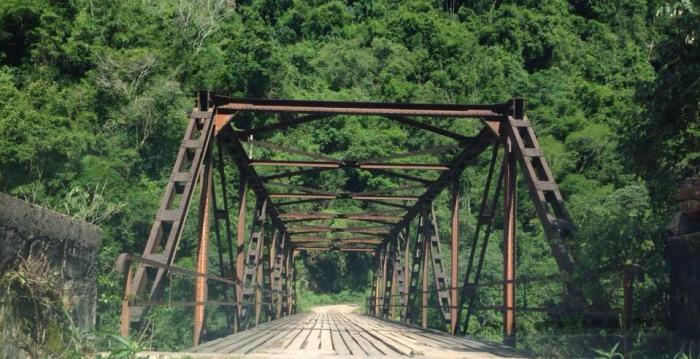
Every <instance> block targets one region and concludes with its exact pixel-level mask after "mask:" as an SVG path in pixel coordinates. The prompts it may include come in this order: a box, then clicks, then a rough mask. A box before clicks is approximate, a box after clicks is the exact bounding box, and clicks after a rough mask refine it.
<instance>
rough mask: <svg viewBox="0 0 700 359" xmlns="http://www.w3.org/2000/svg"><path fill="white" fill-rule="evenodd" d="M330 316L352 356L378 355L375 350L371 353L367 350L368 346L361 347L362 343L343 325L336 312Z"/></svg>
mask: <svg viewBox="0 0 700 359" xmlns="http://www.w3.org/2000/svg"><path fill="white" fill-rule="evenodd" d="M330 317H331V318H333V321H334V322H335V324H336V326H337V327H338V333H339V334H340V336H341V337H342V338H343V341H344V342H345V344H346V345H347V347H348V349H349V350H350V352H351V354H352V355H354V356H367V355H372V354H374V355H379V354H378V352H377V351H376V350H374V351H372V352H371V353H370V352H369V349H370V348H369V347H362V344H360V343H359V342H358V341H357V340H355V338H354V337H353V335H352V333H350V332H349V331H348V330H347V328H346V327H345V324H344V323H343V322H342V321H341V320H340V319H339V318H338V315H337V314H335V313H334V314H332V315H330Z"/></svg>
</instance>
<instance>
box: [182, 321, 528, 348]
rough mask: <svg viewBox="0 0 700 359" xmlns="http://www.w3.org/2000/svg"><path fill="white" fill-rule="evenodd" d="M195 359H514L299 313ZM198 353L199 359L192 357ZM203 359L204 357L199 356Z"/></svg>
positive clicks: (403, 330)
mask: <svg viewBox="0 0 700 359" xmlns="http://www.w3.org/2000/svg"><path fill="white" fill-rule="evenodd" d="M186 352H188V353H192V354H195V355H193V357H200V355H201V354H204V353H209V354H214V355H211V356H206V357H212V358H219V357H228V356H221V355H220V354H233V355H232V356H231V357H241V356H243V357H260V358H262V357H264V358H269V357H279V358H302V357H303V358H324V357H334V358H343V357H389V358H394V357H404V356H423V357H429V358H515V357H520V358H522V357H524V356H523V354H521V353H517V352H515V351H513V350H512V349H510V348H509V347H504V346H501V345H496V344H486V343H483V342H480V341H477V340H474V339H469V338H462V337H456V336H452V335H449V334H446V333H441V332H438V331H433V330H426V329H422V328H417V327H412V326H406V325H402V324H399V323H394V322H389V321H385V320H381V319H377V318H374V317H369V316H365V315H360V314H355V313H342V312H321V313H304V314H296V315H292V316H289V317H285V318H282V319H279V320H275V321H272V322H268V323H264V324H261V325H259V326H257V327H255V328H252V329H249V330H247V331H243V332H240V333H237V334H233V335H229V336H227V337H223V338H220V339H217V340H213V341H210V342H207V343H204V344H201V345H199V346H196V347H193V348H190V349H188V350H186ZM197 354H200V355H197ZM216 354H219V355H216ZM201 356H202V357H205V356H204V355H201Z"/></svg>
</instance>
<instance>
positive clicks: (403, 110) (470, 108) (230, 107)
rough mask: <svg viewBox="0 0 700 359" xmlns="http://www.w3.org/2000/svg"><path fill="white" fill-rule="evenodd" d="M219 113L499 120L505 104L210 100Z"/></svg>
mask: <svg viewBox="0 0 700 359" xmlns="http://www.w3.org/2000/svg"><path fill="white" fill-rule="evenodd" d="M212 99H213V100H214V102H215V104H216V105H217V106H218V107H219V109H221V110H225V111H230V112H232V113H233V112H236V111H259V112H277V113H279V112H293V113H308V114H321V115H330V114H354V115H376V116H386V115H402V116H430V117H459V118H493V117H500V116H502V115H503V114H504V113H505V111H506V110H507V104H493V105H450V104H405V103H377V102H343V101H304V100H273V99H238V98H231V97H225V96H218V95H214V96H212Z"/></svg>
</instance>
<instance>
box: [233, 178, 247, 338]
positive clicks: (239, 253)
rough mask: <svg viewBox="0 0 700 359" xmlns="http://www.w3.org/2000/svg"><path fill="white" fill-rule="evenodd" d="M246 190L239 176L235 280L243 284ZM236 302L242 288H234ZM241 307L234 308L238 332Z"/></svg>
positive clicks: (238, 299)
mask: <svg viewBox="0 0 700 359" xmlns="http://www.w3.org/2000/svg"><path fill="white" fill-rule="evenodd" d="M247 189H248V185H247V181H246V177H245V176H244V175H243V174H241V177H240V181H239V187H238V223H237V225H236V279H237V281H238V283H243V278H244V270H245V267H244V264H245V259H244V258H245V254H244V253H243V251H244V248H245V247H244V246H245V214H246V206H247V203H246V192H247ZM236 301H237V302H238V303H242V302H243V287H241V286H236ZM242 309H243V307H242V306H240V305H239V306H238V307H237V308H236V318H237V320H238V322H237V323H236V326H235V330H236V331H238V329H239V328H240V318H241V310H242Z"/></svg>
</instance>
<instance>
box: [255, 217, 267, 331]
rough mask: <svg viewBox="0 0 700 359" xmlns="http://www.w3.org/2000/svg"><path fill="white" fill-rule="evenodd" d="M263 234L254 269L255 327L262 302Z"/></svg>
mask: <svg viewBox="0 0 700 359" xmlns="http://www.w3.org/2000/svg"><path fill="white" fill-rule="evenodd" d="M262 226H263V227H264V226H265V223H263V224H262ZM265 234H267V231H265ZM265 237H266V236H265V235H263V236H262V238H260V251H259V252H258V258H259V259H258V265H257V266H256V268H255V270H256V271H257V274H256V275H255V289H256V290H255V326H256V327H257V326H258V324H260V315H261V314H262V302H263V295H264V293H263V288H265V286H264V282H265V281H264V277H263V276H264V275H265V274H264V266H265V255H264V254H263V253H264V252H265V244H266V242H267V240H266V239H265Z"/></svg>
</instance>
